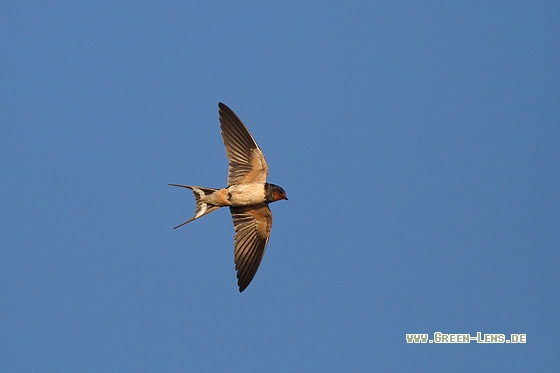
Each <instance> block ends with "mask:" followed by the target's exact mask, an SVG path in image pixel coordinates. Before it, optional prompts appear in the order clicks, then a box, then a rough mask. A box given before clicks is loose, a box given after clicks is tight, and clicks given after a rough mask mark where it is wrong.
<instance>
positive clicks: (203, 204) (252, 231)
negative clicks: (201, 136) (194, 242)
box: [169, 102, 288, 292]
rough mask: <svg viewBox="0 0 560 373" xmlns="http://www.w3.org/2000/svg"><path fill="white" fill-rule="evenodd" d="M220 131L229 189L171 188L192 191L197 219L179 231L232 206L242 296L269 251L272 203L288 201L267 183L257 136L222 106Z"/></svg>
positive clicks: (275, 187) (277, 188)
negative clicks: (227, 164)
mask: <svg viewBox="0 0 560 373" xmlns="http://www.w3.org/2000/svg"><path fill="white" fill-rule="evenodd" d="M218 107H219V114H220V128H221V130H222V138H223V140H224V145H225V147H226V155H227V157H228V159H229V171H228V186H227V187H226V188H222V189H214V188H204V187H198V186H192V185H182V184H169V185H172V186H176V187H181V188H188V189H190V190H192V192H193V194H194V197H195V199H196V212H195V215H194V216H193V217H192V218H191V219H189V220H187V221H185V222H184V223H181V224H179V225H178V226H176V227H175V228H179V227H181V226H183V225H185V224H187V223H190V222H191V221H193V220H196V219H198V218H200V217H202V216H204V215H206V214H209V213H211V212H212V211H216V210H217V209H219V208H220V207H224V206H229V211H230V212H231V217H232V219H233V226H234V229H235V238H234V241H235V250H234V261H235V270H236V271H237V285H238V286H239V292H242V291H243V290H245V289H246V288H247V286H249V284H250V283H251V280H253V277H255V274H256V273H257V270H258V268H259V265H260V264H261V260H262V258H263V255H264V251H265V250H266V244H267V243H268V238H269V237H270V228H271V227H272V213H271V212H270V209H269V208H268V204H269V203H271V202H275V201H279V200H281V199H285V200H287V199H288V198H287V197H286V192H285V191H284V189H282V188H281V187H279V186H278V185H274V184H270V183H267V182H266V176H267V175H268V164H267V163H266V160H265V159H264V155H263V153H262V151H261V149H260V148H259V146H258V145H257V143H256V141H255V139H253V136H251V134H250V133H249V131H248V130H247V127H245V125H244V124H243V122H242V121H241V119H239V117H238V116H237V115H235V113H234V112H233V110H231V109H230V108H229V107H227V106H226V105H225V104H223V103H221V102H220V103H218Z"/></svg>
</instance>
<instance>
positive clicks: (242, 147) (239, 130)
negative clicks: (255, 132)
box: [218, 102, 268, 186]
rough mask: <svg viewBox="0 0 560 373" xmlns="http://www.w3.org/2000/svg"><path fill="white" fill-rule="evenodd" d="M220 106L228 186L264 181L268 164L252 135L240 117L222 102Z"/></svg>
mask: <svg viewBox="0 0 560 373" xmlns="http://www.w3.org/2000/svg"><path fill="white" fill-rule="evenodd" d="M218 107H219V108H220V110H219V112H220V128H221V129H222V138H223V140H224V145H225V147H226V155H227V157H228V159H229V172H228V186H231V185H238V184H246V183H257V182H258V183H264V182H266V176H267V175H268V165H267V163H266V159H264V155H263V153H262V151H261V149H260V148H259V146H258V145H257V143H256V141H255V139H253V136H251V134H250V133H249V131H248V130H247V128H246V127H245V125H244V124H243V122H242V121H241V119H239V117H238V116H237V115H235V113H234V112H233V111H232V110H231V109H230V108H229V107H227V106H226V105H225V104H223V103H221V102H220V103H218Z"/></svg>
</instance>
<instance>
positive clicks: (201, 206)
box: [169, 184, 221, 229]
mask: <svg viewBox="0 0 560 373" xmlns="http://www.w3.org/2000/svg"><path fill="white" fill-rule="evenodd" d="M169 185H171V186H176V187H181V188H187V189H190V190H192V191H193V194H194V198H195V199H196V212H195V214H194V216H193V217H192V218H191V219H189V220H187V221H186V222H184V223H181V224H179V225H178V226H176V227H175V228H173V229H177V228H179V227H181V226H183V225H185V224H187V223H190V222H191V221H193V220H196V219H198V218H200V217H201V216H204V215H206V214H209V213H211V212H212V211H215V210H217V209H219V208H220V207H221V206H216V205H211V204H208V203H206V202H202V200H201V199H202V197H203V196H207V195H209V194H212V193H214V192H215V191H216V190H218V189H214V188H203V187H197V186H191V185H181V184H169Z"/></svg>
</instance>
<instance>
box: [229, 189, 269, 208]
mask: <svg viewBox="0 0 560 373" xmlns="http://www.w3.org/2000/svg"><path fill="white" fill-rule="evenodd" d="M228 191H229V195H230V197H229V201H230V202H231V205H232V206H234V207H236V206H251V205H256V204H259V203H263V202H264V200H265V192H264V183H250V184H241V185H233V186H230V187H229V188H228Z"/></svg>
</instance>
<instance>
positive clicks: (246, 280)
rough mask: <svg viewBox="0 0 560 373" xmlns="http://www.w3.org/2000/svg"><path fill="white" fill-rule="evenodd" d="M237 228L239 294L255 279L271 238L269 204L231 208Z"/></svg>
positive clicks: (235, 253)
mask: <svg viewBox="0 0 560 373" xmlns="http://www.w3.org/2000/svg"><path fill="white" fill-rule="evenodd" d="M230 211H231V217H232V218H233V226H234V227H235V251H234V258H235V270H236V271H237V285H238V286H239V292H242V291H243V290H245V288H246V287H247V286H249V284H250V283H251V280H253V277H255V274H256V273H257V270H258V269H259V265H260V264H261V260H262V258H263V255H264V252H265V250H266V244H267V243H268V238H269V237H270V228H271V227H272V213H271V212H270V209H269V208H268V205H267V204H262V205H258V206H246V207H230Z"/></svg>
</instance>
